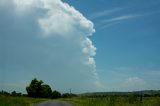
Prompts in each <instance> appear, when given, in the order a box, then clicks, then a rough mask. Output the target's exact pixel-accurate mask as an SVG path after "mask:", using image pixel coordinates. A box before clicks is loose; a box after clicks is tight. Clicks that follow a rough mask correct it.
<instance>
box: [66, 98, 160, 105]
mask: <svg viewBox="0 0 160 106" xmlns="http://www.w3.org/2000/svg"><path fill="white" fill-rule="evenodd" d="M63 100H64V101H67V102H70V103H72V104H74V105H75V106H160V97H144V98H143V100H142V101H140V98H139V97H123V96H120V97H116V96H110V97H97V98H87V97H79V98H67V99H63Z"/></svg>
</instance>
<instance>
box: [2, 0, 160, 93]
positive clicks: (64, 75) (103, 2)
mask: <svg viewBox="0 0 160 106" xmlns="http://www.w3.org/2000/svg"><path fill="white" fill-rule="evenodd" d="M44 1H45V0H42V1H41V2H39V1H37V0H29V1H28V2H27V1H26V0H22V2H20V1H19V0H15V1H14V2H9V1H8V0H6V1H5V0H2V1H1V2H0V14H1V18H0V42H1V44H0V51H1V52H0V77H1V79H0V80H1V82H0V86H1V89H6V90H8V91H12V90H17V91H22V92H25V86H26V85H27V84H28V83H29V82H30V81H31V80H32V79H33V78H34V77H36V78H38V79H42V80H44V82H46V83H47V84H50V85H51V87H52V88H53V89H57V90H60V91H61V92H68V90H69V89H70V88H72V89H73V92H75V93H79V92H92V91H135V90H144V89H160V85H159V83H160V55H159V54H160V30H159V28H160V20H159V19H160V0H154V1H153V0H148V1H146V0H141V1H139V0H134V1H128V0H123V1H118V0H112V1H111V0H99V1H92V0H86V1H82V0H79V1H78V0H65V2H66V3H67V4H66V3H65V4H64V3H63V2H61V1H60V0H55V1H49V0H46V1H47V2H44ZM68 4H69V5H68ZM71 6H73V7H74V8H73V7H71ZM9 7H10V8H9ZM62 17H63V18H62ZM93 25H94V26H93Z"/></svg>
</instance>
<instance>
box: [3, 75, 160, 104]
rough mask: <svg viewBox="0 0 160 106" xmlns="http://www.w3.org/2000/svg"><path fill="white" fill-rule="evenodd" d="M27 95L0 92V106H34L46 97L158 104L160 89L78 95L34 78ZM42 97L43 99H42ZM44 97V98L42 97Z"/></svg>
mask: <svg viewBox="0 0 160 106" xmlns="http://www.w3.org/2000/svg"><path fill="white" fill-rule="evenodd" d="M26 90H27V93H28V94H27V95H24V94H22V93H19V92H16V91H13V92H11V93H8V92H6V91H1V92H0V106H34V105H35V104H36V103H39V102H42V101H47V100H49V99H48V98H52V99H57V98H59V99H60V100H64V101H68V102H71V103H73V104H74V105H75V106H160V91H159V90H157V91H155V90H146V91H136V92H95V93H84V94H80V95H76V94H72V93H65V94H62V95H61V93H60V92H58V91H56V90H54V91H52V89H51V87H50V86H49V85H47V84H43V81H42V80H37V79H36V78H35V79H33V80H32V81H31V83H30V84H29V86H27V87H26ZM42 98H43V99H42ZM44 98H46V99H44Z"/></svg>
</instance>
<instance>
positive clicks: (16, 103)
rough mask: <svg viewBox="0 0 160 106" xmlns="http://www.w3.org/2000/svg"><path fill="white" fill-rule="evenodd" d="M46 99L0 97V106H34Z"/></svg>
mask: <svg viewBox="0 0 160 106" xmlns="http://www.w3.org/2000/svg"><path fill="white" fill-rule="evenodd" d="M45 100H46V99H35V98H28V97H11V96H4V95H0V106H34V104H36V103H39V102H42V101H45Z"/></svg>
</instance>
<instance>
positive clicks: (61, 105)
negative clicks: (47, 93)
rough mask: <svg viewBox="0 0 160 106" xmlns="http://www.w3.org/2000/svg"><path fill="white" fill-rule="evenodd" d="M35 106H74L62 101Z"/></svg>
mask: <svg viewBox="0 0 160 106" xmlns="http://www.w3.org/2000/svg"><path fill="white" fill-rule="evenodd" d="M35 106H74V105H72V104H70V103H67V102H64V101H59V100H55V101H47V102H42V103H39V104H37V105H35Z"/></svg>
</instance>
